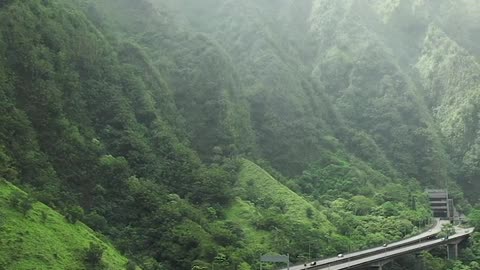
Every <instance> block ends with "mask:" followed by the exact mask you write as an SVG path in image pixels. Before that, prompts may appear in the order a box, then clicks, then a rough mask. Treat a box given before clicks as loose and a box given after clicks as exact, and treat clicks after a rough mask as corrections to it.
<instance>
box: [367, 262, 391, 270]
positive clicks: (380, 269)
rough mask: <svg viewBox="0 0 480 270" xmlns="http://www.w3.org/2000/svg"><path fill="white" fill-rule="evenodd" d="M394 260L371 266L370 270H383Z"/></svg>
mask: <svg viewBox="0 0 480 270" xmlns="http://www.w3.org/2000/svg"><path fill="white" fill-rule="evenodd" d="M391 261H392V260H387V261H382V262H377V263H375V264H372V265H370V266H369V269H371V270H383V266H384V265H385V264H387V263H389V262H391Z"/></svg>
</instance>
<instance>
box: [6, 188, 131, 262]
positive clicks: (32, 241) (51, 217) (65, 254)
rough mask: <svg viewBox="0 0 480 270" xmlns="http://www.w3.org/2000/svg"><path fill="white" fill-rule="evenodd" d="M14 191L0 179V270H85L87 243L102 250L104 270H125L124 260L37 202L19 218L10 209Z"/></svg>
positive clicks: (90, 233) (82, 227) (80, 227)
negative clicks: (94, 244)
mask: <svg viewBox="0 0 480 270" xmlns="http://www.w3.org/2000/svg"><path fill="white" fill-rule="evenodd" d="M14 191H19V189H18V188H17V187H15V186H14V185H12V184H10V183H7V182H6V181H3V180H1V179H0V269H15V270H22V269H72V270H75V269H86V267H85V265H84V262H83V254H84V250H85V249H86V248H87V247H88V246H89V243H90V242H96V243H99V244H101V245H103V246H104V247H105V252H104V254H103V263H104V265H105V266H106V268H105V269H125V265H126V263H127V261H128V260H127V259H126V258H125V257H123V256H122V255H120V254H119V253H118V251H116V250H115V249H114V248H113V247H112V246H111V245H109V244H106V243H104V242H102V241H101V240H100V239H99V238H97V237H96V236H95V234H94V232H93V231H92V230H91V229H90V228H88V227H87V226H85V225H83V224H81V223H78V222H77V223H76V224H70V223H68V222H67V221H66V219H65V217H64V216H62V215H60V214H59V213H57V212H55V211H54V210H52V209H51V208H49V207H48V206H46V205H44V204H42V203H39V202H36V203H34V205H33V208H32V209H31V210H30V211H29V212H28V213H27V215H26V216H23V214H22V213H21V212H19V211H18V210H16V209H15V208H12V207H11V206H10V203H9V198H10V195H11V194H12V192H14ZM42 212H43V213H45V214H46V216H47V218H46V220H45V222H42Z"/></svg>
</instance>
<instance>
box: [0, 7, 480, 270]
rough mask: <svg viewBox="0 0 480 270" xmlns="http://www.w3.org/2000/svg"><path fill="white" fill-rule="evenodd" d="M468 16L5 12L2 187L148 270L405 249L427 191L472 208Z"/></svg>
mask: <svg viewBox="0 0 480 270" xmlns="http://www.w3.org/2000/svg"><path fill="white" fill-rule="evenodd" d="M478 10H480V5H479V4H478V3H477V2H476V1H473V0H456V1H435V2H434V1H422V0H381V1H380V0H372V1H368V2H366V1H363V0H338V1H329V0H305V1H294V0H275V1H272V0H260V1H258V0H245V1H235V0H204V1H197V0H175V1H173V0H150V1H147V0H137V1H129V0H98V1H93V0H31V1H20V0H7V1H0V21H1V22H2V23H0V176H1V177H3V178H5V179H6V180H7V181H9V182H10V183H13V184H14V185H15V186H18V187H21V188H22V189H24V190H26V191H28V193H29V194H31V195H32V197H34V198H35V199H36V200H38V201H40V202H42V203H44V204H46V205H48V206H49V207H51V208H53V209H55V210H56V211H59V212H61V213H63V214H64V215H66V216H75V217H76V218H78V219H80V220H81V221H83V222H84V223H85V224H87V225H88V226H90V227H91V228H92V229H93V230H95V231H97V232H100V233H102V234H103V235H104V236H105V237H106V238H108V239H109V240H110V241H111V242H112V243H113V245H114V246H115V247H116V248H118V249H119V250H120V251H121V252H122V253H124V254H126V256H128V257H129V258H130V259H131V261H132V262H133V261H134V262H135V263H136V264H138V265H139V266H141V267H142V269H147V270H149V269H162V270H163V269H180V270H182V269H188V270H190V269H205V268H207V269H210V268H211V267H212V266H213V267H214V268H215V267H217V268H218V267H221V269H244V270H245V269H256V267H258V255H259V254H262V253H266V252H276V253H289V254H290V255H291V258H292V261H293V262H300V261H304V260H306V259H307V258H308V257H310V256H329V255H335V254H337V253H345V252H346V251H349V250H353V249H362V248H367V247H370V246H374V245H379V244H383V243H385V242H388V241H394V240H398V239H400V238H403V237H405V236H408V235H410V234H414V233H416V232H418V231H419V230H422V229H423V227H424V226H425V224H426V221H427V220H428V218H429V216H430V210H429V208H428V203H427V200H426V196H425V194H424V193H423V190H424V188H428V187H430V188H444V187H448V189H449V191H450V194H451V197H452V198H453V199H454V200H455V202H456V204H457V208H458V209H459V210H460V211H463V212H465V213H466V214H468V212H469V211H470V210H471V209H472V206H471V205H474V204H475V203H477V201H478V199H479V197H478V194H479V193H478V192H477V191H478V188H479V184H478V183H477V182H478V181H477V180H476V179H477V178H478V175H479V174H480V171H479V169H478V168H479V164H480V163H479V160H480V158H479V153H480V152H479V151H477V149H479V145H478V144H479V142H480V141H479V139H478V127H479V125H478V122H479V119H478V110H477V109H478V105H479V99H478V93H480V92H479V91H478V90H479V89H478V83H477V80H478V79H479V77H478V76H479V74H480V73H479V72H480V68H479V61H478V59H479V56H480V47H479V45H478V44H479V43H478V41H479V39H480V37H479V33H480V31H479V29H480V28H479V27H478V25H480V24H478V20H479V18H478V16H476V15H477V14H478V12H476V11H478ZM9 188H10V185H4V186H2V187H1V189H0V191H3V190H5V191H7V190H8V189H9ZM464 192H465V194H466V196H465V197H466V198H467V199H466V198H465V197H464ZM0 210H2V211H3V210H5V211H7V210H8V211H13V210H11V209H10V210H9V208H8V207H7V206H6V205H4V206H2V208H1V209H0ZM34 210H35V211H34V212H33V213H37V211H36V209H35V208H34ZM475 211H477V210H474V211H472V217H475V215H474V213H476V212H475ZM82 212H83V213H82ZM18 218H19V220H21V219H22V217H21V216H20V215H19V216H18ZM23 219H25V220H26V221H28V216H27V217H24V218H23ZM473 219H474V218H473ZM474 220H475V219H474ZM25 224H28V223H25ZM34 226H37V225H33V224H32V227H34ZM45 227H46V228H45V229H54V228H55V227H53V225H51V226H50V225H49V224H46V226H45ZM311 239H315V242H314V243H312V240H311ZM46 241H48V240H46ZM51 244H52V248H59V249H61V248H62V246H64V243H57V242H55V239H53V238H52V241H51ZM84 246H85V242H84V241H83V240H78V242H76V243H72V248H75V249H72V250H76V249H82V248H84ZM6 247H9V245H7V246H6ZM468 249H469V253H468V254H470V255H469V256H465V258H462V260H463V263H464V264H465V267H467V266H466V265H467V264H469V263H470V262H471V261H474V260H475V255H476V254H480V248H478V246H477V245H476V244H475V243H473V244H471V245H470V246H469V247H468ZM309 250H310V254H307V252H308V251H309ZM5 252H6V251H5V250H3V251H1V252H0V258H5V259H2V260H3V261H6V262H9V261H11V260H12V258H15V257H12V256H13V255H11V254H10V253H5ZM57 253H59V252H57ZM19 254H22V258H30V257H31V256H30V255H29V254H23V253H19ZM41 254H44V255H45V256H47V257H46V258H48V259H45V260H46V261H49V262H50V263H52V267H60V268H62V266H61V264H62V263H63V261H61V260H58V263H55V262H54V261H55V260H54V259H51V257H48V256H50V255H51V256H53V255H52V254H53V253H52V252H44V253H41ZM434 255H435V253H434ZM58 256H60V255H58ZM62 256H63V255H62ZM66 256H67V255H65V257H66ZM62 258H63V257H62ZM428 260H429V261H428V262H427V263H431V264H432V265H433V264H435V263H437V266H438V265H442V266H441V267H443V268H441V269H447V267H450V266H449V265H448V264H447V263H445V262H443V261H442V260H441V259H439V258H434V257H432V258H430V257H429V259H428ZM3 261H0V262H3ZM122 263H124V261H122ZM112 267H114V266H112ZM132 267H133V266H132ZM265 267H266V268H265V269H270V268H273V267H274V266H273V265H272V266H265ZM392 267H393V268H392V269H409V267H411V265H409V262H408V260H407V261H399V262H396V263H395V264H394V266H392ZM60 268H59V269H60ZM63 268H65V267H63ZM435 269H439V268H438V267H437V268H435ZM472 269H475V268H472Z"/></svg>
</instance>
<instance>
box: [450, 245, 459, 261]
mask: <svg viewBox="0 0 480 270" xmlns="http://www.w3.org/2000/svg"><path fill="white" fill-rule="evenodd" d="M447 258H448V259H449V260H456V259H457V258H458V244H447Z"/></svg>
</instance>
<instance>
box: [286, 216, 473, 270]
mask: <svg viewBox="0 0 480 270" xmlns="http://www.w3.org/2000/svg"><path fill="white" fill-rule="evenodd" d="M445 223H448V221H441V220H437V223H436V225H435V226H434V227H433V228H432V229H431V230H429V231H427V232H424V233H421V234H419V235H416V236H413V237H410V238H407V239H404V240H402V241H398V242H395V243H391V244H389V245H388V246H386V247H383V246H382V247H376V248H371V249H367V250H362V251H358V252H353V253H349V254H345V255H344V256H343V257H333V258H327V259H322V260H317V261H312V262H314V264H315V265H311V262H308V264H307V265H306V266H305V265H304V264H301V265H295V266H292V267H290V270H304V269H308V270H320V269H329V270H340V269H365V268H366V267H367V268H368V267H371V268H374V269H382V266H383V264H385V263H386V262H389V261H391V260H392V259H395V258H397V257H401V256H403V255H406V254H415V253H420V252H421V251H424V250H430V249H433V248H435V247H437V246H442V245H447V246H448V251H449V254H450V253H451V257H456V255H457V253H458V248H457V244H458V243H459V242H461V241H463V240H465V239H466V238H468V237H469V236H470V235H471V233H472V232H473V230H474V229H473V228H468V229H461V228H456V234H454V235H452V236H450V237H449V238H448V239H436V238H435V237H436V236H437V234H438V233H439V232H440V231H441V228H442V225H443V224H445ZM281 270H287V268H283V269H281Z"/></svg>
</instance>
